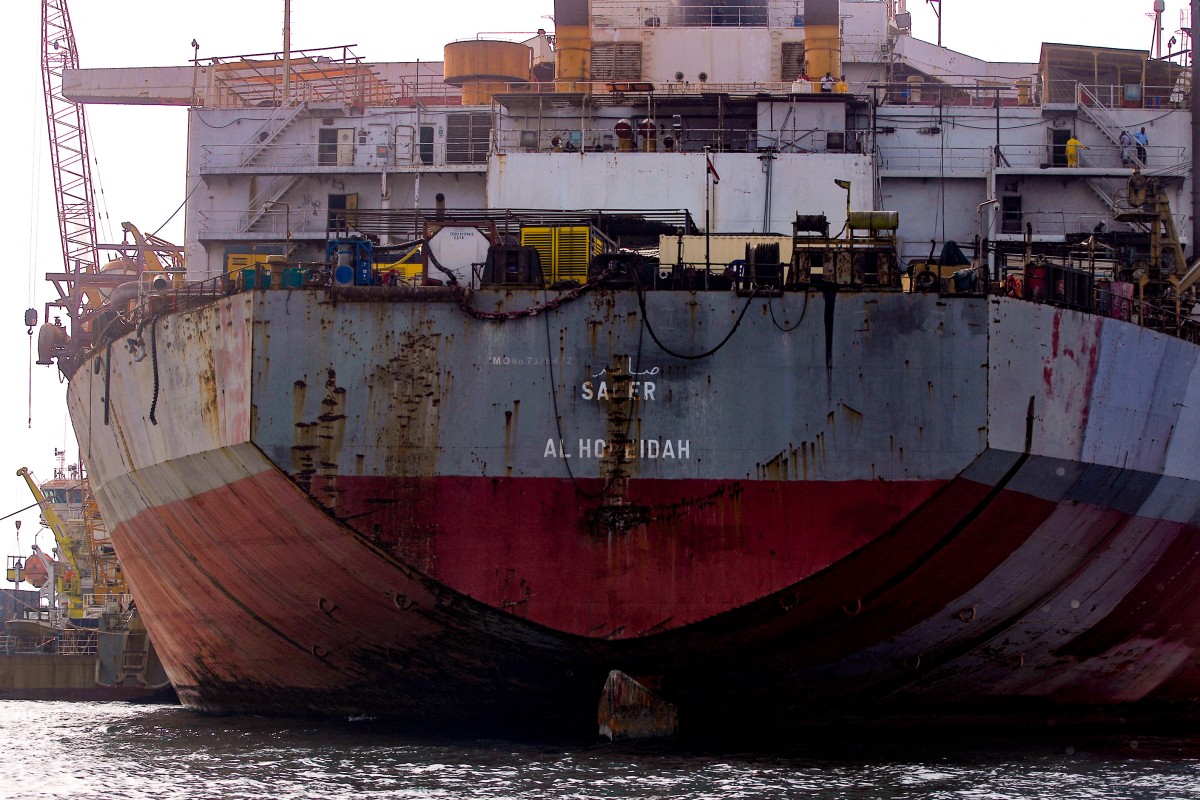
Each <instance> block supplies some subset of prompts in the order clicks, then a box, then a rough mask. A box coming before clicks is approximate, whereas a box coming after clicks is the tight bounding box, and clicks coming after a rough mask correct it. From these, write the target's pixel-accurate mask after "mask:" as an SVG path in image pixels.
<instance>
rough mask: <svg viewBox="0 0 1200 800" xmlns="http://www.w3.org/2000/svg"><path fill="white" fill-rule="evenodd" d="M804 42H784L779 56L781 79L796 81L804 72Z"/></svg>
mask: <svg viewBox="0 0 1200 800" xmlns="http://www.w3.org/2000/svg"><path fill="white" fill-rule="evenodd" d="M804 57H805V55H804V42H784V43H783V45H782V48H781V49H780V54H779V62H780V63H779V79H780V80H782V81H794V80H796V77H797V76H798V75H800V73H802V72H804Z"/></svg>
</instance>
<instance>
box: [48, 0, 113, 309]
mask: <svg viewBox="0 0 1200 800" xmlns="http://www.w3.org/2000/svg"><path fill="white" fill-rule="evenodd" d="M78 68H79V52H78V50H77V49H76V47H75V32H74V30H73V29H72V28H71V16H70V14H69V13H68V11H67V0H43V2H42V86H43V89H44V90H45V99H46V127H47V132H48V133H49V136H50V161H51V166H52V171H53V174H54V196H55V202H56V203H57V205H58V227H59V233H60V234H61V238H62V257H63V270H64V272H63V274H62V275H61V276H60V277H61V278H63V280H62V281H61V282H60V281H54V283H55V286H56V288H57V289H58V293H59V300H58V301H57V302H56V303H53V305H58V306H61V307H63V308H64V309H65V310H66V312H67V316H68V318H69V319H70V320H71V321H72V322H74V321H75V320H76V318H77V317H78V316H79V313H80V308H81V306H82V304H83V302H84V294H83V293H82V292H81V291H80V287H79V286H78V285H77V279H78V278H79V277H80V276H85V275H95V274H96V273H97V272H98V270H99V265H100V251H99V246H98V243H97V240H96V206H95V201H94V195H93V192H92V170H91V160H90V158H89V154H88V136H87V121H86V119H85V117H84V113H83V106H82V105H80V104H79V103H75V102H73V101H71V100H68V99H67V98H66V97H64V96H63V72H64V71H65V70H68V69H78ZM63 284H65V286H64V285H63Z"/></svg>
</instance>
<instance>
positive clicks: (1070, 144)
mask: <svg viewBox="0 0 1200 800" xmlns="http://www.w3.org/2000/svg"><path fill="white" fill-rule="evenodd" d="M1080 150H1087V145H1086V144H1084V143H1083V142H1081V141H1079V140H1078V139H1076V138H1075V134H1073V133H1072V134H1071V138H1070V139H1067V166H1068V167H1078V166H1079V151H1080Z"/></svg>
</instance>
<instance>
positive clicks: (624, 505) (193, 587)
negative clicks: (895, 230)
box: [68, 287, 1200, 733]
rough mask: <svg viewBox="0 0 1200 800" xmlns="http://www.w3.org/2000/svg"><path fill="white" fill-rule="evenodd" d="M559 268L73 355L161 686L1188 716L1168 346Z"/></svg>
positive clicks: (97, 471) (1195, 497)
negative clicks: (521, 278)
mask: <svg viewBox="0 0 1200 800" xmlns="http://www.w3.org/2000/svg"><path fill="white" fill-rule="evenodd" d="M554 297H555V293H554V292H553V291H550V292H547V291H541V290H538V291H524V290H514V289H483V290H479V291H476V292H474V293H473V294H471V295H464V294H462V293H460V292H458V291H457V290H454V289H450V288H447V287H428V288H421V289H406V290H390V289H386V288H382V287H380V288H376V289H372V290H370V291H366V292H364V291H361V290H359V291H355V290H337V289H329V288H318V289H303V290H289V291H263V290H261V289H260V290H257V291H246V292H242V293H238V294H233V295H230V296H218V297H214V298H211V299H208V300H205V301H203V302H201V303H199V304H198V305H197V304H193V305H190V306H187V307H178V308H172V307H166V308H162V309H160V310H159V311H158V313H156V314H154V315H153V316H152V317H150V318H149V319H148V321H147V322H146V323H145V324H144V325H142V326H141V327H140V328H139V329H138V330H137V331H136V332H134V331H131V332H130V334H129V339H128V342H127V344H128V346H124V345H122V346H117V345H112V346H108V347H103V348H96V349H94V350H93V351H92V352H91V353H90V355H87V356H86V357H85V358H84V359H83V360H82V361H81V363H80V364H78V365H77V369H76V370H75V372H74V376H73V378H72V380H71V383H70V389H69V394H68V396H69V405H70V410H71V415H72V420H73V423H74V426H75V429H76V431H77V433H78V435H79V441H80V443H81V447H82V448H83V451H84V456H85V460H86V461H87V463H88V466H89V471H90V474H91V476H92V485H93V487H94V490H95V492H96V494H97V496H98V497H99V498H100V501H101V504H102V507H103V508H104V513H105V517H106V519H109V520H110V523H111V526H112V536H113V540H114V542H115V543H116V545H117V548H118V550H119V552H120V554H121V558H122V563H123V564H124V565H125V568H126V571H127V574H128V577H129V581H130V584H131V586H132V587H133V590H134V592H135V595H136V596H137V598H138V603H139V606H140V608H141V612H142V615H143V617H144V619H145V621H146V624H147V626H148V628H149V630H150V633H151V635H152V636H153V638H154V641H155V643H156V646H157V648H158V650H159V653H160V657H161V659H162V662H163V664H164V666H165V668H166V670H167V672H168V674H169V676H170V678H171V681H172V684H173V685H174V686H175V688H176V690H177V691H178V693H179V696H180V699H181V700H182V702H183V703H185V704H186V705H189V706H191V707H194V708H197V709H202V710H206V711H217V712H253V713H275V714H297V713H311V714H318V715H331V716H346V715H358V714H367V715H373V716H379V717H386V718H393V719H397V720H401V721H403V722H405V723H407V724H409V725H413V726H419V727H438V728H447V727H459V728H462V727H466V728H474V729H487V730H501V731H504V730H513V729H516V728H519V727H522V726H524V725H528V726H532V727H534V728H536V729H538V730H539V731H549V730H563V731H573V732H579V733H588V732H590V733H594V731H595V727H594V726H595V714H596V705H597V701H598V699H599V696H600V692H601V689H602V687H603V685H604V680H605V676H606V675H607V674H608V673H609V671H610V670H622V671H624V672H626V673H628V674H630V675H633V676H635V677H637V678H638V679H639V680H642V681H643V682H644V683H646V684H647V685H649V686H652V687H653V688H654V690H655V691H656V692H658V693H659V694H660V695H661V696H662V697H663V698H664V699H665V700H667V701H668V702H670V703H673V704H675V705H676V706H677V707H678V709H679V719H680V725H681V729H682V730H685V731H699V730H704V729H709V730H724V731H730V730H738V729H740V730H757V731H762V730H786V729H792V728H797V727H805V726H814V725H815V726H828V725H834V724H861V723H869V724H872V725H889V724H897V725H904V724H912V723H915V722H943V723H947V724H955V723H962V724H976V723H979V722H993V723H1006V724H1015V725H1044V724H1046V723H1048V722H1055V721H1058V722H1062V723H1067V722H1071V721H1079V722H1084V721H1097V720H1099V721H1108V722H1116V721H1117V720H1133V719H1143V718H1144V719H1158V720H1162V719H1170V720H1176V721H1178V720H1181V719H1195V718H1196V717H1197V715H1198V714H1200V707H1197V704H1196V701H1195V698H1196V697H1197V688H1198V687H1197V682H1198V679H1200V655H1198V651H1197V645H1198V644H1200V613H1197V611H1198V609H1197V608H1196V606H1197V604H1198V603H1200V600H1198V599H1197V598H1200V592H1198V591H1197V588H1200V561H1197V560H1196V558H1195V550H1196V543H1197V541H1200V540H1198V539H1197V519H1198V516H1200V514H1198V507H1200V491H1198V490H1197V489H1198V485H1197V483H1196V481H1197V479H1198V478H1200V474H1198V473H1200V464H1198V463H1197V460H1196V458H1195V453H1196V452H1197V445H1200V442H1198V441H1197V437H1198V434H1197V431H1200V426H1197V424H1196V422H1197V420H1196V419H1195V417H1196V416H1197V414H1200V403H1197V402H1196V401H1195V400H1194V399H1193V396H1194V395H1195V394H1196V393H1197V392H1200V370H1198V369H1197V356H1198V351H1197V348H1196V346H1195V345H1193V344H1191V343H1189V342H1186V341H1183V340H1181V339H1177V338H1173V337H1170V336H1166V335H1163V334H1160V333H1156V332H1154V331H1150V330H1147V329H1143V328H1139V327H1137V326H1134V325H1131V324H1129V323H1124V322H1120V321H1117V320H1113V319H1104V318H1100V317H1097V316H1093V315H1090V314H1086V313H1082V312H1077V311H1070V310H1065V309H1059V308H1053V307H1050V306H1044V305H1039V304H1033V303H1028V302H1023V301H1020V300H1014V299H1008V298H1000V297H938V296H937V295H922V294H905V293H883V292H844V291H843V292H836V291H832V290H830V291H825V292H821V291H807V292H795V293H787V294H784V295H783V296H782V297H780V296H774V297H768V296H763V295H761V294H758V295H751V296H749V297H747V296H739V295H738V294H736V293H734V292H683V291H649V292H644V293H640V292H638V291H636V290H634V289H632V288H605V287H599V288H595V289H593V290H592V291H589V292H586V293H584V294H582V295H580V296H578V297H571V298H563V302H561V304H559V303H553V302H552V303H550V304H549V305H550V306H552V307H549V308H547V307H545V306H546V305H547V301H548V300H551V299H553V298H554ZM481 311H486V313H480V312H481ZM530 311H537V312H539V313H532V314H531V313H528V312H530ZM497 317H507V318H505V319H499V318H497ZM714 348H718V349H717V351H716V352H715V353H713V354H712V355H709V356H706V357H698V356H702V355H703V354H705V353H706V352H707V351H710V350H713V349H714ZM166 409H169V413H168V412H167V411H166Z"/></svg>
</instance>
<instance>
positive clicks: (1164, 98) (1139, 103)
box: [1041, 80, 1188, 109]
mask: <svg viewBox="0 0 1200 800" xmlns="http://www.w3.org/2000/svg"><path fill="white" fill-rule="evenodd" d="M1187 95H1188V92H1187V89H1186V87H1184V86H1182V85H1176V86H1156V85H1142V84H1140V83H1129V84H1120V85H1118V84H1086V83H1080V82H1078V81H1070V80H1050V81H1046V82H1045V85H1044V86H1043V87H1042V88H1041V98H1042V100H1043V102H1044V103H1046V104H1048V105H1073V106H1078V105H1099V106H1103V107H1104V108H1109V109H1112V108H1143V109H1154V108H1180V107H1182V106H1183V104H1184V102H1185V101H1186V100H1187Z"/></svg>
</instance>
